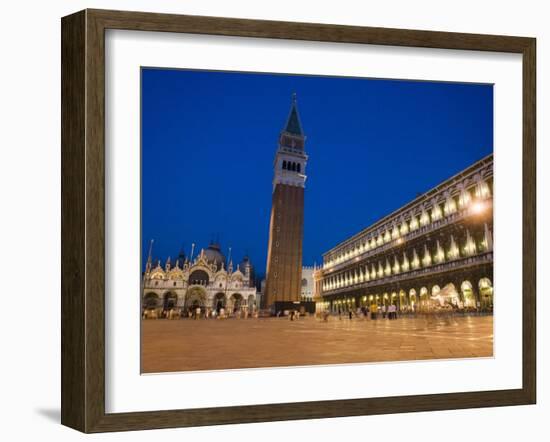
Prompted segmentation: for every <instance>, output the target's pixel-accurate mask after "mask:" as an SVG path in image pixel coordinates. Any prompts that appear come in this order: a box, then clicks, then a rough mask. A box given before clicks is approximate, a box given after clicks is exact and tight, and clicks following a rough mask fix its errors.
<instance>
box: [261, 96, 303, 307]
mask: <svg viewBox="0 0 550 442" xmlns="http://www.w3.org/2000/svg"><path fill="white" fill-rule="evenodd" d="M305 140H306V137H305V135H304V132H303V129H302V124H301V122H300V116H299V114H298V107H297V103H296V95H295V94H294V95H293V97H292V104H291V107H290V112H289V115H288V118H287V121H286V125H285V127H284V129H283V130H282V132H281V133H280V136H279V144H278V148H277V152H276V154H275V160H274V163H273V164H274V175H273V193H272V200H271V201H272V204H271V216H270V222H269V242H268V251H267V267H266V287H265V296H266V298H265V306H266V307H267V308H270V309H272V310H275V311H279V310H285V309H288V308H292V305H293V303H297V302H300V299H301V288H302V238H303V224H304V188H305V182H306V174H305V173H306V163H307V159H308V157H307V155H306V152H305V150H304V144H305Z"/></svg>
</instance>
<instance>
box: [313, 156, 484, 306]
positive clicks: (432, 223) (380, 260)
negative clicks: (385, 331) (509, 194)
mask: <svg viewBox="0 0 550 442" xmlns="http://www.w3.org/2000/svg"><path fill="white" fill-rule="evenodd" d="M493 190H494V189H493V155H489V156H487V157H485V158H483V159H481V160H480V161H477V162H476V163H474V164H472V165H471V166H470V167H468V168H466V169H464V170H463V171H462V172H460V173H458V174H456V175H454V176H452V177H450V178H449V179H447V180H446V181H444V182H442V183H441V184H439V185H438V186H436V187H434V188H433V189H431V190H429V191H428V192H426V193H424V194H423V195H420V196H418V197H417V198H415V199H414V200H413V201H411V202H410V203H408V204H407V205H405V206H403V207H401V208H399V209H398V210H396V211H394V212H393V213H390V214H389V215H387V216H386V217H384V218H382V219H380V220H379V221H377V222H376V223H374V224H373V225H371V226H369V227H367V228H366V229H364V230H362V231H361V232H359V233H357V234H356V235H354V236H352V237H351V238H348V239H347V240H345V241H343V242H342V243H340V244H338V245H336V246H335V247H334V248H332V249H330V250H328V251H327V252H326V253H324V255H323V265H322V268H321V269H319V270H316V271H315V273H314V278H315V283H316V287H317V290H318V293H317V296H316V308H317V310H318V311H325V310H330V311H332V312H338V311H348V310H350V309H357V308H360V307H364V306H365V307H366V306H372V305H373V304H378V305H382V304H386V305H387V304H390V303H392V304H395V305H397V306H398V308H399V309H401V310H422V309H426V310H429V309H436V308H438V307H450V306H455V307H457V308H466V309H468V308H469V309H480V310H485V311H492V308H493V302H494V293H493Z"/></svg>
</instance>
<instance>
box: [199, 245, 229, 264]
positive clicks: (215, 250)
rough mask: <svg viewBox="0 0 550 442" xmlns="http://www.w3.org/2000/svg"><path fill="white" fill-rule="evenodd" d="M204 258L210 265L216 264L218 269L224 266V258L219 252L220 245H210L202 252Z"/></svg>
mask: <svg viewBox="0 0 550 442" xmlns="http://www.w3.org/2000/svg"><path fill="white" fill-rule="evenodd" d="M204 256H205V257H206V260H207V261H208V262H209V263H210V264H216V265H217V266H218V267H219V266H221V265H222V263H224V264H225V256H224V255H223V253H222V252H221V248H220V245H219V244H217V243H210V245H209V246H208V248H207V249H205V250H204Z"/></svg>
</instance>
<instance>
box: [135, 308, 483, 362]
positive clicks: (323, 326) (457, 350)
mask: <svg viewBox="0 0 550 442" xmlns="http://www.w3.org/2000/svg"><path fill="white" fill-rule="evenodd" d="M492 355H493V317H492V316H465V317H462V316H460V317H452V318H436V317H416V318H399V319H396V320H391V321H390V320H387V319H378V320H375V321H371V320H365V319H357V318H354V319H352V320H350V319H347V318H346V319H344V318H342V319H338V318H337V317H331V318H330V319H329V320H328V322H323V321H321V320H320V319H316V318H313V317H308V318H301V319H299V320H296V321H290V320H289V319H287V318H265V319H262V318H260V319H250V318H249V319H224V320H215V319H199V320H192V319H181V320H142V372H143V373H159V372H170V371H189V370H220V369H234V368H255V367H281V366H300V365H319V364H323V365H324V364H342V363H358V362H381V361H409V360H419V359H442V358H443V359H449V358H470V357H488V356H492Z"/></svg>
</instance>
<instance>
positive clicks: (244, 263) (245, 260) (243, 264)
mask: <svg viewBox="0 0 550 442" xmlns="http://www.w3.org/2000/svg"><path fill="white" fill-rule="evenodd" d="M247 265H249V266H250V270H252V268H253V266H252V263H251V262H250V258H249V257H248V256H245V257H244V258H243V260H242V261H241V263H240V264H239V269H241V272H243V273H244V272H245V271H246V266H247Z"/></svg>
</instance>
